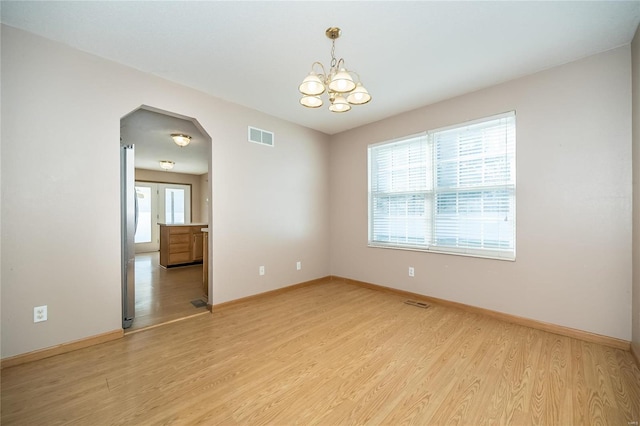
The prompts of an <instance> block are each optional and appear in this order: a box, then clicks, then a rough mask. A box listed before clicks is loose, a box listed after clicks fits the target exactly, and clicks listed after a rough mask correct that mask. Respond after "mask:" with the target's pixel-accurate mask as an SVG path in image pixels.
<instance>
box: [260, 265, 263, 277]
mask: <svg viewBox="0 0 640 426" xmlns="http://www.w3.org/2000/svg"><path fill="white" fill-rule="evenodd" d="M259 272H260V275H264V266H261V267H260V269H259Z"/></svg>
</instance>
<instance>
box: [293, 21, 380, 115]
mask: <svg viewBox="0 0 640 426" xmlns="http://www.w3.org/2000/svg"><path fill="white" fill-rule="evenodd" d="M325 34H326V35H327V37H328V38H330V39H331V40H332V49H331V67H330V68H329V72H326V71H325V67H324V66H323V65H322V63H320V62H314V63H313V64H312V65H311V72H310V73H309V74H308V75H307V76H306V77H305V79H304V80H303V81H302V83H301V84H300V86H298V90H299V91H300V93H302V95H303V96H302V98H301V99H300V104H302V105H303V106H305V107H307V108H318V107H321V106H322V105H323V104H324V102H323V100H322V98H321V96H320V95H322V94H324V93H325V92H326V93H327V96H328V97H329V110H330V111H332V112H347V111H349V110H350V109H351V105H363V104H366V103H367V102H369V101H371V95H370V94H369V92H368V91H367V89H365V88H364V86H363V85H362V83H361V82H360V76H359V75H358V74H357V73H356V72H353V71H349V70H348V69H346V68H345V67H344V60H343V59H340V60H337V59H336V57H335V55H334V52H335V48H336V46H335V43H336V39H337V38H338V37H340V28H336V27H332V28H328V29H327V31H326V32H325ZM354 76H355V77H356V80H354Z"/></svg>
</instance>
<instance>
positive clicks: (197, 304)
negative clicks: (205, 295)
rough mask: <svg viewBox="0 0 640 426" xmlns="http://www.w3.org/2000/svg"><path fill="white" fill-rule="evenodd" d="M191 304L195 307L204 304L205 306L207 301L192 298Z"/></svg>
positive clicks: (202, 306) (200, 306)
mask: <svg viewBox="0 0 640 426" xmlns="http://www.w3.org/2000/svg"><path fill="white" fill-rule="evenodd" d="M191 304H192V305H193V306H194V307H196V308H204V307H205V306H207V302H205V301H204V300H202V299H196V300H192V301H191Z"/></svg>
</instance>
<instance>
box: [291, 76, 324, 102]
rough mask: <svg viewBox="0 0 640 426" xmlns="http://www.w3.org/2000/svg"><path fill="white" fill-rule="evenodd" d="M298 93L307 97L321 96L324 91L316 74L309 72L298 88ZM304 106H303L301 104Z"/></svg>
mask: <svg viewBox="0 0 640 426" xmlns="http://www.w3.org/2000/svg"><path fill="white" fill-rule="evenodd" d="M298 90H300V93H302V94H303V95H307V96H316V95H321V94H323V93H324V91H325V87H324V84H323V83H322V80H320V78H319V77H318V74H316V73H315V72H313V71H311V72H310V73H309V75H308V76H307V77H306V78H305V79H304V80H303V81H302V84H301V85H300V87H298ZM303 105H304V104H303Z"/></svg>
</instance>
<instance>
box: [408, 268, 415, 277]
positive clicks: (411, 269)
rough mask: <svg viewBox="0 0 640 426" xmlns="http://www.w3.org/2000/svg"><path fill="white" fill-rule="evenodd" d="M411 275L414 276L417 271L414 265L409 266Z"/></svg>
mask: <svg viewBox="0 0 640 426" xmlns="http://www.w3.org/2000/svg"><path fill="white" fill-rule="evenodd" d="M409 276H410V277H414V276H415V271H414V270H413V266H409Z"/></svg>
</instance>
